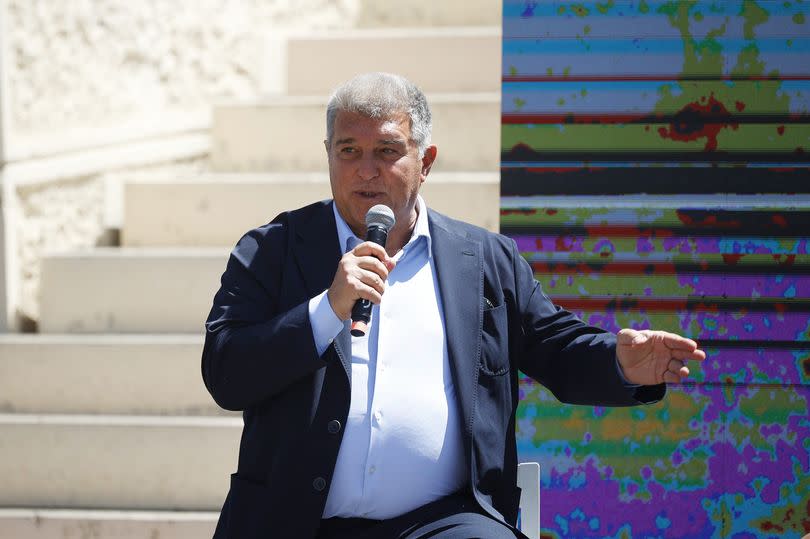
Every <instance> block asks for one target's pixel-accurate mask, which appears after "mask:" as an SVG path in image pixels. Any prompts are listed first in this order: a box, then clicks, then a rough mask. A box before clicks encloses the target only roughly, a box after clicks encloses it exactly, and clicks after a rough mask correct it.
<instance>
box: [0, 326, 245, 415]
mask: <svg viewBox="0 0 810 539" xmlns="http://www.w3.org/2000/svg"><path fill="white" fill-rule="evenodd" d="M202 344H203V338H202V335H13V334H12V335H0V413H12V412H13V413H28V414H31V413H37V414H48V413H63V414H113V415H115V414H121V415H124V414H136V415H137V414H140V415H146V414H149V415H232V412H225V411H223V410H222V409H221V408H219V407H218V406H217V405H216V403H215V402H214V401H213V399H212V398H211V396H210V395H209V394H208V392H207V391H206V389H205V386H204V384H203V381H202V376H201V375H200V356H201V353H202Z"/></svg>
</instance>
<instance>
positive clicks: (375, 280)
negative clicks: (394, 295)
mask: <svg viewBox="0 0 810 539" xmlns="http://www.w3.org/2000/svg"><path fill="white" fill-rule="evenodd" d="M354 277H355V279H357V280H358V281H360V282H361V283H363V284H364V285H366V286H370V287H371V288H373V289H374V290H375V291H376V292H377V293H378V294H381V295H382V293H383V292H385V279H383V278H382V277H380V276H379V275H377V274H376V273H374V272H373V271H368V270H364V269H362V268H357V270H356V272H355V274H354Z"/></svg>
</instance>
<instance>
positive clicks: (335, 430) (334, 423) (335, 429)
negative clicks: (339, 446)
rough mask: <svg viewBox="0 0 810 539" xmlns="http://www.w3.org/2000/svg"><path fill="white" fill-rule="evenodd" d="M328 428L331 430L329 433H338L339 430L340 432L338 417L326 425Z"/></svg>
mask: <svg viewBox="0 0 810 539" xmlns="http://www.w3.org/2000/svg"><path fill="white" fill-rule="evenodd" d="M326 430H327V431H329V434H337V433H338V432H340V421H338V420H337V419H333V420H332V421H330V422H329V424H328V425H327V426H326Z"/></svg>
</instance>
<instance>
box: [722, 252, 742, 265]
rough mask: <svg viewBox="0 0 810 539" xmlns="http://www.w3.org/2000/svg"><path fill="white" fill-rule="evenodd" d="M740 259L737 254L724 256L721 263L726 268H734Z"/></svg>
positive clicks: (740, 256)
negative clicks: (723, 263)
mask: <svg viewBox="0 0 810 539" xmlns="http://www.w3.org/2000/svg"><path fill="white" fill-rule="evenodd" d="M742 257H743V255H739V254H724V255H723V262H725V263H726V265H727V266H736V265H737V263H738V262H739V261H740V259H741V258H742Z"/></svg>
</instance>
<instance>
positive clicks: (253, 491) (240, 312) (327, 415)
mask: <svg viewBox="0 0 810 539" xmlns="http://www.w3.org/2000/svg"><path fill="white" fill-rule="evenodd" d="M330 202H331V201H324V202H319V203H316V204H312V205H310V206H307V207H304V208H301V209H299V210H295V211H292V212H287V213H283V214H281V215H279V216H278V217H276V219H274V220H273V221H272V222H271V223H269V224H267V225H265V226H263V227H260V228H257V229H255V230H252V231H250V232H248V233H247V234H245V235H244V236H243V237H242V239H241V240H240V241H239V243H238V244H237V245H236V247H235V248H234V250H233V252H232V253H231V256H230V258H229V260H228V265H227V268H226V270H225V273H224V274H223V275H222V285H221V288H220V289H219V291H218V292H217V294H216V296H215V297H214V305H213V308H212V309H211V313H210V315H209V317H208V320H207V322H206V335H205V347H204V350H203V355H202V374H203V379H204V381H205V385H206V387H207V388H208V391H209V392H210V393H211V395H212V396H213V398H214V400H215V401H216V402H217V403H218V404H219V405H220V406H222V407H223V408H226V409H228V410H242V411H244V423H245V426H244V430H243V433H242V440H241V446H240V451H239V465H238V469H237V472H236V473H235V474H233V475H232V476H231V485H230V491H229V493H228V496H227V498H226V500H225V504H224V506H223V508H222V513H221V515H220V520H219V524H218V525H217V530H216V533H215V536H214V537H215V538H217V539H225V538H228V539H251V538H262V539H267V538H270V537H274V538H275V537H281V538H286V537H290V538H293V537H295V538H312V537H314V536H315V535H316V533H317V528H318V524H319V522H320V519H321V515H322V514H323V508H324V505H325V503H326V496H327V494H328V492H329V484H330V481H331V478H332V473H333V470H334V466H335V462H336V459H337V454H338V449H339V447H340V442H341V438H342V436H343V429H342V426H343V425H344V424H345V422H346V417H347V415H348V411H349V402H350V392H351V388H350V380H351V370H350V369H351V342H350V336H349V333H348V330H347V329H344V331H343V332H342V333H341V334H340V335H339V336H338V338H337V339H335V343H334V344H332V345H330V347H329V348H328V349H327V351H326V352H325V353H324V354H323V356H319V355H318V353H317V351H316V350H315V344H314V342H313V337H312V329H311V326H310V324H309V315H308V302H309V299H310V298H312V297H314V296H315V295H317V294H319V293H321V292H323V291H324V290H325V289H327V288H328V287H329V285H330V284H331V282H332V278H333V277H334V273H335V270H336V268H337V263H338V260H339V259H340V257H341V254H342V253H341V250H340V246H339V245H338V240H337V232H336V226H335V219H334V215H333V212H332V209H331V206H330ZM428 221H429V226H430V234H431V238H432V246H433V254H434V257H435V265H436V274H437V279H438V282H439V289H440V291H441V292H440V293H441V299H442V304H443V307H444V317H445V324H446V337H447V348H448V356H449V360H450V364H451V368H452V373H453V381H454V383H455V387H456V394H457V395H458V396H459V403H458V404H459V409H460V411H461V414H462V415H463V423H462V424H463V425H464V432H463V440H464V452H465V454H466V456H467V469H468V470H469V484H470V488H471V492H472V494H473V495H474V497H475V499H476V500H477V501H478V503H479V504H480V506H481V507H482V508H483V509H484V510H485V511H487V512H488V513H489V514H491V515H492V516H494V517H495V518H498V519H502V520H505V521H506V522H508V523H510V524H514V522H515V520H516V518H517V507H518V502H519V498H520V490H519V489H518V488H517V487H516V485H515V482H516V473H517V451H516V446H515V410H516V408H517V404H518V371H519V370H520V371H523V372H524V373H526V374H527V375H529V376H531V377H532V378H534V379H535V380H537V381H538V382H540V383H541V384H543V385H544V386H546V387H547V388H548V389H549V390H551V392H552V393H553V394H554V395H555V396H556V397H557V398H558V399H560V400H561V401H563V402H567V403H574V404H600V405H606V406H629V405H635V404H639V403H648V402H654V401H656V400H659V399H661V398H662V397H663V395H664V391H665V388H664V386H663V385H659V386H649V387H641V388H637V389H632V388H628V387H627V386H625V385H624V384H623V383H622V381H621V379H620V377H619V376H618V372H617V369H616V363H615V361H616V360H615V346H616V340H615V336H614V335H613V334H611V333H607V332H605V331H602V330H600V329H598V328H595V327H592V326H588V325H587V324H585V323H584V322H582V321H581V320H579V319H578V318H577V317H576V316H574V315H573V314H571V313H569V312H567V311H565V310H563V309H561V308H559V307H557V306H555V305H554V304H553V303H552V302H551V301H550V300H549V299H548V297H546V295H545V294H544V293H543V290H542V287H541V286H540V284H539V283H538V282H537V281H536V280H535V279H534V276H533V273H532V270H531V268H530V266H529V265H528V264H527V263H526V262H525V260H523V258H521V256H520V255H519V253H518V251H517V247H516V245H515V243H514V241H512V240H511V239H509V238H507V237H505V236H501V235H499V234H494V233H491V232H488V231H486V230H484V229H481V228H478V227H475V226H472V225H469V224H466V223H462V222H460V221H456V220H453V219H450V218H448V217H446V216H444V215H441V214H439V213H437V212H434V211H432V210H428ZM347 327H348V325H347ZM414 391H418V389H416V388H414Z"/></svg>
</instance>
